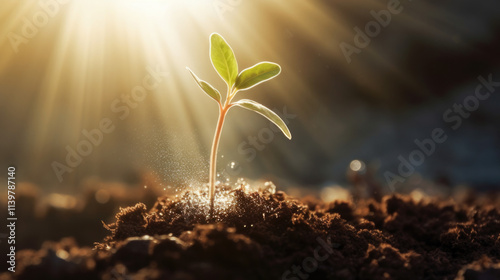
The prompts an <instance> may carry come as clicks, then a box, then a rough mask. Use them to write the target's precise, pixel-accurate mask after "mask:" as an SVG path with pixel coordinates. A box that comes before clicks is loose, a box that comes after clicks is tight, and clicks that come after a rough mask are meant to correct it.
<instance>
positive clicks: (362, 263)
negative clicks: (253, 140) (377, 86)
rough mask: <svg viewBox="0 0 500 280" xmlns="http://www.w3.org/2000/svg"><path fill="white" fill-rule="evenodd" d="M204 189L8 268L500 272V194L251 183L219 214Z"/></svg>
mask: <svg viewBox="0 0 500 280" xmlns="http://www.w3.org/2000/svg"><path fill="white" fill-rule="evenodd" d="M221 193H222V192H221ZM200 195H203V194H199V193H198V194H197V193H194V192H189V191H188V192H186V193H184V194H183V195H181V196H179V197H175V196H170V197H168V196H164V197H160V198H158V200H157V201H156V203H155V204H154V206H153V207H151V208H150V209H148V208H147V207H146V205H145V204H143V203H138V204H136V205H134V206H131V207H127V208H122V209H120V211H119V212H118V213H117V214H116V216H115V218H116V219H115V221H114V222H112V223H109V224H104V228H106V229H107V230H108V231H109V235H108V236H107V237H106V238H105V239H104V240H101V241H100V242H98V243H96V244H95V247H94V248H90V247H79V246H78V245H77V244H76V242H75V241H74V240H73V239H71V238H64V239H62V240H60V241H58V242H54V241H50V242H45V243H44V244H43V245H42V248H41V249H39V250H28V249H27V250H21V251H19V252H18V253H17V266H16V272H15V273H3V274H1V275H0V279H179V280H181V279H289V280H298V279H500V236H499V233H500V213H499V209H500V207H499V204H498V199H497V198H496V197H491V196H490V197H480V196H468V197H467V198H466V199H464V200H463V201H460V202H457V201H453V200H451V199H449V200H443V199H438V198H428V197H426V198H422V199H419V200H414V199H413V198H412V197H411V196H408V195H398V194H393V195H388V196H384V197H382V198H380V199H377V200H375V199H370V198H369V199H359V200H358V201H357V202H356V204H353V203H352V202H348V201H334V202H331V203H325V202H323V201H320V200H317V199H314V198H312V197H306V198H302V199H295V198H293V197H289V196H288V195H287V194H285V193H284V192H280V191H278V192H276V193H274V192H273V191H266V190H261V191H248V190H247V191H246V190H244V189H242V188H239V189H236V190H228V189H226V190H225V195H226V196H229V197H231V200H232V201H231V203H228V204H227V205H226V208H225V209H224V211H222V210H220V209H219V211H218V215H217V216H216V217H214V218H213V219H209V218H208V217H207V215H206V211H204V210H203V209H201V210H200V208H198V207H199V205H197V204H196V202H197V201H198V202H199V198H200V197H199V196H200ZM228 205H229V206H228ZM221 207H222V206H221ZM197 209H198V210H197ZM221 209H222V208H221ZM96 230H98V229H96ZM96 241H99V240H96Z"/></svg>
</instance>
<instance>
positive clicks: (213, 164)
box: [209, 103, 229, 219]
mask: <svg viewBox="0 0 500 280" xmlns="http://www.w3.org/2000/svg"><path fill="white" fill-rule="evenodd" d="M228 109H229V106H227V103H226V104H224V107H222V106H219V120H218V122H217V128H216V129H215V135H214V141H213V143H212V152H211V154H210V190H209V197H210V215H209V216H210V219H212V217H213V214H214V200H215V178H216V177H217V174H216V173H217V150H218V148H219V140H220V135H221V132H222V126H223V125H224V118H225V117H226V113H227V110H228Z"/></svg>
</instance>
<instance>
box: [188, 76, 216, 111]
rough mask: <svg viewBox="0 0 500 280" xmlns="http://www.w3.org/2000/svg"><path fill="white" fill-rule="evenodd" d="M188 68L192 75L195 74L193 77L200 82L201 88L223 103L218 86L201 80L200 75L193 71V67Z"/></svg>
mask: <svg viewBox="0 0 500 280" xmlns="http://www.w3.org/2000/svg"><path fill="white" fill-rule="evenodd" d="M186 69H187V70H189V72H190V73H191V75H192V76H193V78H194V79H195V81H196V82H197V83H198V85H199V86H200V88H201V89H202V90H203V91H204V92H205V93H206V94H208V95H209V96H210V97H212V98H213V99H214V100H215V101H217V102H218V103H221V96H220V92H219V91H218V90H217V89H216V88H214V87H213V86H211V85H210V84H209V83H207V82H205V81H203V80H200V79H199V78H198V76H196V74H194V73H193V71H191V69H189V68H188V67H186Z"/></svg>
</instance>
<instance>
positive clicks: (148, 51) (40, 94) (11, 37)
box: [0, 0, 373, 186]
mask: <svg viewBox="0 0 500 280" xmlns="http://www.w3.org/2000/svg"><path fill="white" fill-rule="evenodd" d="M363 2H366V3H371V4H369V5H368V4H367V5H368V6H370V7H371V6H373V3H372V1H363ZM366 3H365V4H366ZM332 13H333V15H336V16H332ZM0 18H1V19H2V20H1V21H2V24H1V25H0V26H1V27H0V31H1V32H0V33H2V34H6V36H5V37H4V38H3V39H2V41H0V49H1V52H2V56H1V57H0V77H2V78H1V79H2V85H3V86H4V91H2V97H4V96H8V97H9V102H8V104H9V105H8V108H5V110H4V113H6V114H9V115H16V114H17V115H16V116H18V117H19V118H22V123H23V127H24V128H25V130H26V131H28V133H27V134H26V135H24V138H23V139H22V142H23V149H22V154H21V155H16V158H18V159H20V160H19V161H20V162H23V165H24V166H22V168H23V170H24V172H25V173H26V174H30V176H31V177H33V178H37V180H40V181H41V182H40V183H41V184H44V183H46V184H49V185H51V186H53V184H54V182H55V183H56V185H57V184H62V185H64V186H73V185H75V184H74V183H75V182H78V181H79V180H81V179H82V178H84V177H86V176H88V175H95V174H107V176H110V177H114V178H116V177H119V176H123V173H124V172H126V171H130V170H142V171H144V170H148V169H153V170H156V171H157V172H158V173H159V174H160V175H161V176H160V177H162V178H164V179H168V180H173V181H180V182H185V181H196V182H201V183H204V182H207V180H208V174H207V173H206V166H207V155H208V153H207V150H208V149H209V145H210V143H211V139H212V137H213V131H214V125H215V122H216V119H217V108H216V106H213V105H214V104H212V102H213V101H212V100H210V99H209V98H207V97H206V96H204V95H203V93H202V92H200V90H199V89H198V88H197V86H196V84H194V83H192V81H191V77H190V75H189V73H188V72H187V71H186V70H185V67H186V66H190V67H191V68H192V69H193V71H195V72H196V73H198V75H199V76H200V78H202V79H204V80H206V81H208V82H210V83H213V85H214V86H216V87H217V88H218V89H219V90H220V91H221V92H226V89H225V85H224V84H223V83H222V82H220V80H219V77H218V76H217V74H216V73H215V72H214V71H213V69H212V66H211V65H210V61H209V60H208V58H207V55H206V54H207V52H208V41H207V38H208V37H209V34H211V33H212V32H218V33H220V34H222V35H223V36H224V38H226V39H227V41H228V42H231V45H232V47H233V48H234V49H235V53H236V56H237V57H241V61H240V64H239V68H240V70H241V69H244V68H247V67H250V66H251V65H253V64H255V63H257V62H259V61H262V60H269V61H273V62H276V63H278V64H280V65H281V66H282V68H283V73H282V74H281V75H280V77H279V78H278V79H276V82H273V83H269V84H266V85H265V86H263V87H261V88H260V89H258V90H256V91H254V92H252V93H251V94H252V98H255V100H256V101H259V102H263V103H266V104H270V106H271V108H273V109H276V111H277V112H278V113H283V112H288V114H294V112H298V111H302V112H316V111H317V108H318V105H319V104H317V103H316V101H315V100H314V98H308V99H307V100H308V101H307V102H304V100H306V99H304V96H310V95H313V94H314V93H311V92H310V87H309V85H310V83H311V82H313V81H307V80H304V79H303V77H302V74H303V73H304V72H303V71H321V70H323V68H321V69H303V68H302V67H301V66H300V65H301V64H300V63H304V61H302V60H301V59H300V58H299V57H298V55H300V49H296V48H295V45H296V43H297V40H306V41H311V42H314V44H312V43H311V45H315V46H316V47H315V48H314V49H310V50H307V51H309V52H313V53H314V52H317V53H318V57H319V55H321V54H323V55H325V56H327V57H328V59H329V60H330V61H338V62H339V63H344V64H345V61H344V60H345V58H344V57H343V56H342V54H341V52H340V51H339V49H338V43H339V42H340V41H341V40H347V39H349V36H350V34H351V33H352V32H351V29H352V28H351V27H350V25H349V24H346V23H345V22H343V18H342V16H341V13H339V12H335V11H334V10H332V8H331V7H329V6H327V5H326V4H324V3H322V2H318V3H313V2H309V1H299V2H295V3H294V5H290V3H289V2H288V1H285V0H279V1H255V2H252V3H251V4H249V2H247V1H226V0H215V1H201V0H183V1H180V0H179V1H174V0H142V1H139V0H74V1H67V0H47V1H4V2H2V3H1V4H0ZM346 26H347V27H348V28H347V27H346ZM325 32H328V33H325ZM304 51H306V50H304ZM344 64H342V65H344ZM327 67H330V65H325V68H324V69H328V68H327ZM349 69H350V70H352V69H356V67H350V68H349ZM350 70H349V71H350ZM346 71H348V70H346ZM358 76H359V77H361V76H362V77H365V78H366V77H368V76H369V75H356V76H355V78H356V79H357V77H358ZM333 78H334V77H332V79H333ZM366 79H368V78H366ZM363 83H366V84H367V86H371V84H370V83H369V81H366V80H365V81H363ZM12 93H15V94H12ZM269 93H272V94H269ZM266 99H267V101H268V102H265V101H266ZM300 100H302V101H300ZM269 101H272V102H269ZM6 104H7V103H6ZM278 104H286V108H281V107H278V106H282V105H278ZM230 114H231V117H230V119H229V120H228V122H227V123H226V130H225V134H224V135H223V137H222V139H221V141H222V142H221V155H224V154H225V155H228V156H227V157H226V158H225V159H224V160H226V161H227V162H226V163H227V164H229V163H230V162H231V161H238V162H239V163H242V162H245V160H246V158H245V155H244V154H241V153H238V151H237V147H238V146H239V145H240V144H241V143H242V142H244V141H248V140H247V138H248V137H250V136H255V135H257V134H258V133H259V129H262V128H263V127H267V126H269V123H268V122H267V121H266V120H265V119H263V118H258V117H257V118H255V120H254V119H252V121H250V122H249V121H248V119H247V115H246V114H247V113H246V112H241V111H237V110H235V111H234V112H230ZM308 118H309V117H308V116H305V118H296V119H294V120H292V121H293V122H295V123H296V124H295V125H299V124H300V123H304V122H306V120H307V119H308ZM292 126H293V124H292ZM242 127H245V129H244V130H242ZM305 129H306V130H307V133H309V134H310V135H311V137H312V139H315V141H316V142H317V144H318V145H319V146H320V147H325V149H326V147H329V145H330V144H331V143H330V142H329V141H330V140H329V139H327V138H325V137H323V135H322V133H321V131H322V130H321V129H320V128H313V127H310V126H306V127H305ZM8 132H9V130H6V133H7V134H8ZM101 134H102V137H100V135H101ZM89 135H94V136H93V137H94V138H92V136H89ZM273 139H278V135H276V136H273ZM270 145H273V146H272V149H273V152H275V153H277V154H279V153H282V154H283V156H287V157H288V156H290V155H291V154H292V153H290V152H289V149H288V148H287V147H286V146H285V145H277V144H275V143H271V144H270ZM269 149H271V147H269ZM285 151H286V152H285ZM258 152H260V151H258ZM117 157H119V159H117ZM257 158H258V157H257ZM226 163H224V162H223V161H222V162H221V166H225V164H226ZM257 163H260V166H259V168H261V169H266V168H268V167H271V165H273V164H274V163H272V162H255V163H253V162H250V163H248V164H246V165H244V166H243V168H245V169H244V170H245V172H246V170H248V171H250V169H252V168H253V167H254V166H257ZM290 164H294V163H293V161H291V163H290ZM297 168H299V167H298V166H297ZM57 170H59V171H57ZM238 175H239V176H243V175H244V173H242V174H238Z"/></svg>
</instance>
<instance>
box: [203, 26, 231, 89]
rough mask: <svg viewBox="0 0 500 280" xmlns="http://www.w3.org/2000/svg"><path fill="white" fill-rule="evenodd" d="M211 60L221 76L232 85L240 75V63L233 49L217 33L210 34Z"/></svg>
mask: <svg viewBox="0 0 500 280" xmlns="http://www.w3.org/2000/svg"><path fill="white" fill-rule="evenodd" d="M210 60H211V61H212V65H213V66H214V68H215V70H216V71H217V73H218V74H219V76H220V77H221V78H222V79H223V80H224V81H226V83H227V85H228V86H229V87H232V86H233V85H234V81H235V80H236V77H237V76H238V63H237V62H236V58H235V57H234V52H233V49H231V47H230V46H229V45H228V44H227V42H226V40H224V38H222V36H221V35H219V34H217V33H212V35H210Z"/></svg>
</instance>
